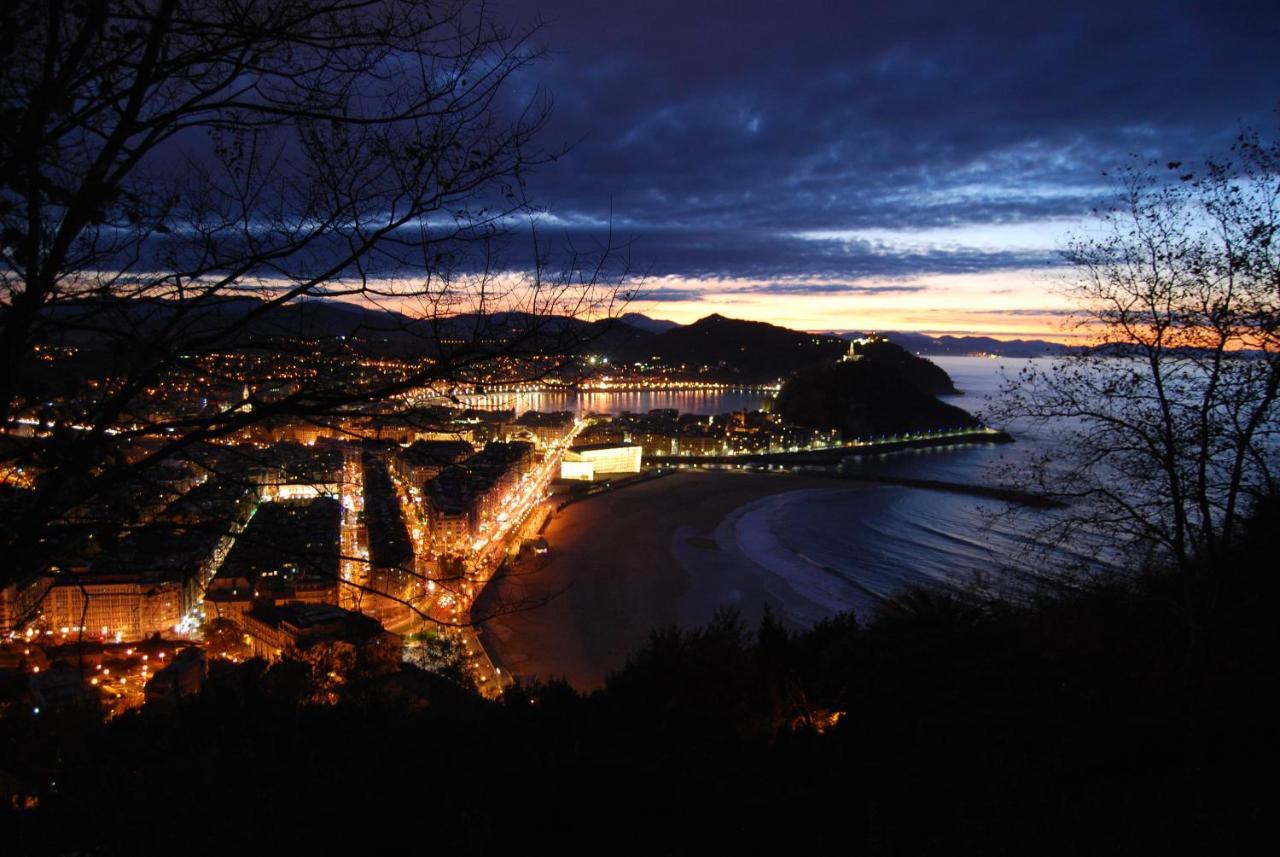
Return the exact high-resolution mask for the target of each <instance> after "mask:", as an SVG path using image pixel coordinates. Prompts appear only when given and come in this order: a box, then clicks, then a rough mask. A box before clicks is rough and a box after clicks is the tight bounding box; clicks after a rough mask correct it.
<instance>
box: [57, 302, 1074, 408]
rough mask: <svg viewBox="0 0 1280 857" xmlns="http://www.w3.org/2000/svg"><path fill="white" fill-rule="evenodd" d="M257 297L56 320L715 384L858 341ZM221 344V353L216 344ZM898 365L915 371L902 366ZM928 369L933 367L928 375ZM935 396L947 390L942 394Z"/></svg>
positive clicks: (977, 345) (104, 334) (78, 332)
mask: <svg viewBox="0 0 1280 857" xmlns="http://www.w3.org/2000/svg"><path fill="white" fill-rule="evenodd" d="M263 308H264V304H263V302H262V301H261V300H259V299H257V298H253V297H225V298H213V299H209V300H206V301H203V302H201V303H198V304H193V305H188V306H187V307H186V308H183V309H180V308H179V306H178V304H176V303H174V302H170V301H136V300H133V301H130V300H111V299H99V300H91V301H83V302H79V303H74V304H65V305H59V306H58V307H57V308H56V309H55V310H53V311H51V313H50V315H51V316H52V318H53V319H55V320H56V321H57V322H60V324H59V325H58V327H59V328H61V339H62V341H63V342H65V343H67V344H81V345H90V346H91V345H92V344H93V343H94V342H97V341H104V340H106V339H114V340H116V341H117V342H118V341H120V339H121V337H122V336H123V337H124V338H125V339H127V338H128V337H130V336H134V337H138V338H140V339H151V338H152V337H155V336H160V335H163V336H166V337H168V338H170V339H172V340H173V341H175V342H181V341H184V340H196V339H200V338H203V337H209V336H210V335H213V334H214V333H215V332H216V331H218V330H220V329H222V328H224V327H225V326H226V325H228V324H229V323H236V322H243V324H242V325H241V330H240V331H239V333H238V334H237V335H236V337H235V338H234V339H233V340H225V341H219V345H225V344H229V343H231V342H236V343H241V344H243V343H244V342H246V341H253V342H255V343H260V344H261V343H269V342H271V341H276V342H282V343H283V342H287V341H291V340H309V341H316V340H335V341H337V340H340V339H347V340H359V341H362V342H363V343H364V344H365V349H366V350H368V351H372V352H375V353H387V354H397V355H406V356H408V355H414V354H427V355H430V354H434V353H438V351H437V349H445V350H447V349H448V347H449V345H450V343H455V344H456V343H492V344H494V345H495V346H499V345H500V344H503V343H511V342H519V343H520V345H521V349H522V350H524V349H527V350H528V351H530V352H532V351H536V350H544V351H556V350H567V349H569V348H570V347H584V348H585V350H586V351H587V352H588V353H590V354H594V355H598V356H601V357H607V358H609V359H610V361H612V362H625V363H640V364H644V365H647V366H653V367H655V368H665V369H670V370H673V371H677V372H681V373H686V374H688V375H690V376H696V377H702V378H706V379H708V380H722V381H737V382H742V383H761V382H771V381H776V380H779V379H781V378H785V377H787V376H789V375H791V374H793V373H795V372H797V371H799V370H801V369H804V368H807V367H809V366H812V365H815V364H817V363H823V362H827V361H830V360H833V359H835V358H838V357H840V356H842V355H844V354H846V353H847V352H848V350H849V347H850V340H852V339H856V338H859V337H860V336H861V335H862V334H860V333H856V332H849V331H845V332H841V333H810V332H805V331H797V330H790V329H788V328H785V327H779V326H777V325H772V324H767V323H765V322H758V321H744V320H741V319H732V318H726V317H724V316H722V315H718V314H715V315H709V316H707V317H706V318H702V319H699V320H697V321H695V322H693V323H691V324H686V325H681V324H677V323H676V322H673V321H669V320H666V319H654V318H649V317H648V316H645V315H642V314H640V313H626V314H624V315H622V316H620V317H618V318H615V319H608V320H600V321H593V322H586V321H582V320H580V319H573V318H568V317H560V316H542V317H534V316H531V315H529V314H527V313H521V312H499V313H491V314H487V315H477V314H459V315H454V316H449V317H444V318H439V319H415V318H412V317H410V316H408V315H406V314H403V313H399V312H396V311H393V310H386V309H373V308H365V307H360V306H357V305H354V304H350V303H344V302H340V301H334V300H321V299H312V300H304V301H295V302H293V303H291V304H288V305H286V306H284V307H281V308H276V309H272V310H271V311H270V312H263ZM884 335H885V336H887V337H888V338H889V340H890V341H891V342H893V343H895V344H897V345H900V346H902V348H904V349H906V351H908V352H911V353H913V354H919V355H931V356H937V355H964V354H993V355H999V356H1004V357H1039V356H1044V355H1046V354H1060V353H1063V352H1064V351H1065V350H1066V347H1065V346H1062V345H1058V344H1055V343H1051V342H1044V341H1041V340H1014V341H1007V342H1006V341H1001V340H997V339H992V338H990V337H982V336H939V337H933V336H926V335H924V334H920V333H889V334H884ZM215 347H217V346H215ZM899 368H903V369H910V368H911V367H908V366H906V364H905V363H904V364H903V365H902V366H900V367H899ZM920 371H927V370H920ZM936 391H937V392H945V391H944V390H942V389H938V390H936Z"/></svg>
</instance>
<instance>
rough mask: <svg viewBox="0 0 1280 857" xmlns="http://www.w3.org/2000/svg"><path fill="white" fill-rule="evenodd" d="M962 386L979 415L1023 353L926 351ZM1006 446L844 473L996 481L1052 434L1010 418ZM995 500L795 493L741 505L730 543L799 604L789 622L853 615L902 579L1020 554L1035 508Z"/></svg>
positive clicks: (1015, 560) (909, 581)
mask: <svg viewBox="0 0 1280 857" xmlns="http://www.w3.org/2000/svg"><path fill="white" fill-rule="evenodd" d="M934 360H935V362H936V363H938V364H939V365H940V366H942V368H944V369H946V371H947V372H948V373H949V374H950V375H951V377H952V378H953V379H954V380H955V383H956V386H957V387H958V388H960V389H961V390H962V391H963V393H964V394H963V395H961V396H954V397H947V398H948V400H949V401H951V402H953V403H954V404H956V405H959V406H960V407H963V408H965V409H967V410H970V411H973V412H975V413H982V412H983V411H984V410H985V409H986V408H987V407H988V406H989V405H990V403H991V401H993V400H994V398H995V397H996V396H997V395H998V393H999V388H1000V385H1001V383H1002V381H1003V379H1004V378H1005V376H1006V374H1008V375H1016V373H1017V372H1018V370H1019V369H1021V368H1022V367H1023V366H1024V365H1025V364H1026V363H1027V361H1026V360H1013V359H1001V360H991V359H983V358H967V357H950V358H948V357H941V358H934ZM1011 428H1012V430H1013V432H1014V434H1015V437H1016V438H1017V441H1018V442H1017V443H1014V444H992V445H988V446H958V447H951V448H945V447H943V448H934V449H927V450H911V451H906V452H898V453H893V454H889V455H882V456H873V457H863V458H857V459H850V460H849V461H848V462H847V463H846V465H845V469H846V470H848V471H851V472H855V473H859V472H860V473H865V474H884V475H895V476H908V477H913V478H918V479H937V480H943V481H948V482H959V483H976V484H986V485H996V484H1001V483H1002V482H1003V481H1005V480H1006V479H1007V478H1008V475H1009V473H1010V472H1011V471H1012V472H1016V471H1017V470H1018V469H1020V467H1021V466H1022V462H1025V461H1026V459H1027V458H1028V457H1029V456H1031V455H1033V454H1035V453H1037V452H1039V451H1040V450H1042V449H1044V448H1045V446H1046V444H1050V443H1052V438H1049V437H1046V436H1043V435H1042V434H1038V433H1037V432H1036V431H1034V430H1031V429H1030V428H1029V427H1027V426H1013V427H1011ZM1005 510H1006V504H1005V503H1003V502H1000V501H996V500H989V499H986V498H981V497H974V496H969V495H964V494H952V493H943V492H937V491H926V490H921V489H915V488H905V487H899V486H892V485H874V486H859V487H858V488H856V489H852V490H849V491H838V492H829V491H796V492H791V493H789V494H784V495H780V496H777V497H771V498H767V499H765V500H763V501H760V502H758V503H755V504H753V505H752V506H750V507H748V508H747V509H745V510H743V511H742V513H741V515H740V517H739V518H738V520H737V521H736V524H735V529H736V536H737V541H738V544H739V546H740V547H741V548H742V549H743V550H744V552H746V553H747V554H748V555H749V556H750V557H751V558H752V559H753V560H755V561H756V562H757V563H758V564H760V565H762V566H764V567H765V568H767V569H769V570H770V571H771V572H773V573H774V574H776V575H777V576H778V578H779V581H785V583H786V585H787V588H789V589H790V590H792V591H793V592H794V593H796V594H798V595H800V596H802V598H803V600H804V601H806V602H808V605H807V606H805V605H798V604H797V603H796V602H795V601H794V600H793V602H792V605H791V607H790V609H789V610H788V611H787V612H789V613H790V614H791V617H790V618H792V619H793V620H794V621H796V622H797V623H800V624H808V623H810V622H812V621H815V620H817V619H819V618H821V617H822V616H823V615H829V614H830V613H833V612H836V611H840V610H848V609H852V610H854V611H856V613H857V614H858V615H860V616H868V615H870V614H871V613H873V612H874V610H875V608H876V605H877V604H878V603H879V602H880V601H882V600H883V599H884V598H887V597H891V596H893V595H894V594H896V593H898V592H901V591H902V590H903V589H905V588H907V587H909V586H913V585H931V586H943V587H950V586H968V585H970V584H972V583H973V582H974V581H975V580H987V581H991V580H996V579H1001V578H1003V577H1004V575H1005V573H1006V572H1007V570H1009V569H1010V568H1016V567H1021V566H1025V565H1026V564H1027V563H1028V562H1030V554H1029V553H1028V549H1029V548H1030V547H1031V546H1032V544H1033V542H1032V539H1031V538H1030V536H1029V533H1030V532H1031V531H1032V530H1033V529H1034V527H1035V526H1036V523H1037V521H1036V518H1037V516H1038V515H1039V514H1043V513H1023V514H1022V515H1020V516H1018V517H1016V518H1010V517H1009V516H1007V515H1003V514H1000V513H1002V512H1004V511H1005Z"/></svg>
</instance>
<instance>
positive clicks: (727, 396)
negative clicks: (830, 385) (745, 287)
mask: <svg viewBox="0 0 1280 857" xmlns="http://www.w3.org/2000/svg"><path fill="white" fill-rule="evenodd" d="M465 401H466V402H467V404H469V405H470V406H471V407H474V408H482V409H487V410H512V409H514V410H515V412H516V413H517V414H522V413H524V412H525V411H573V412H574V413H575V414H586V413H608V414H619V413H622V412H623V411H631V412H633V413H648V412H649V411H652V410H656V409H659V408H675V409H676V410H677V411H680V413H682V414H723V413H729V412H731V411H741V410H748V411H755V410H768V409H769V408H771V407H772V406H773V396H772V395H770V394H765V393H741V392H722V391H717V390H669V391H668V390H645V391H631V392H626V391H612V390H611V391H607V392H606V391H602V390H591V391H581V392H550V393H493V394H490V395H484V396H474V395H473V396H467V397H465Z"/></svg>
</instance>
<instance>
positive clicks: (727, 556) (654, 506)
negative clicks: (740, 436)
mask: <svg viewBox="0 0 1280 857" xmlns="http://www.w3.org/2000/svg"><path fill="white" fill-rule="evenodd" d="M802 490H803V491H849V490H860V489H858V488H851V487H850V486H849V485H848V484H833V482H832V480H830V479H823V478H814V477H804V476H797V475H794V474H790V473H756V472H753V473H745V472H734V471H696V472H695V471H682V472H679V473H675V474H672V475H670V476H666V477H663V478H661V479H656V480H653V481H650V482H645V483H641V484H639V485H635V486H632V487H628V488H624V489H622V490H619V491H615V492H612V493H606V494H602V495H600V496H597V497H593V498H591V499H588V500H584V501H582V502H578V503H574V504H572V505H570V506H568V507H566V508H565V509H564V510H563V511H561V512H559V513H557V514H556V515H555V516H554V517H553V518H552V520H551V522H550V523H549V524H548V526H547V528H546V531H545V536H546V538H547V541H548V542H549V544H550V545H551V553H550V554H549V556H548V558H547V559H546V560H544V561H542V562H541V564H540V565H539V566H538V567H536V568H533V569H531V570H521V569H517V570H516V571H515V572H514V573H512V574H511V575H508V576H506V577H504V578H500V579H499V580H496V581H494V582H493V583H491V584H490V586H489V587H488V588H487V589H486V591H485V593H484V595H483V596H482V598H481V600H480V602H479V604H478V605H477V615H479V616H484V615H486V614H492V613H494V612H500V611H502V610H503V609H505V607H506V606H507V605H512V604H516V603H521V602H527V601H530V600H532V601H543V600H545V603H542V604H540V606H537V607H534V608H532V609H528V610H523V611H521V612H517V613H510V614H508V615H500V616H498V617H496V618H493V619H489V620H487V621H485V622H484V624H483V626H482V634H481V636H482V638H483V640H484V644H485V647H486V648H487V649H488V650H489V652H490V654H491V655H492V656H493V658H494V659H495V661H496V662H497V663H498V665H499V666H501V667H502V668H503V669H504V670H507V671H510V672H511V673H513V674H515V675H517V676H519V677H522V678H528V677H537V678H540V679H550V678H554V677H562V678H565V679H566V680H567V681H568V682H569V683H570V684H572V685H573V686H574V687H576V688H578V689H580V690H590V689H592V688H596V687H600V686H601V685H602V684H603V682H604V678H605V676H606V675H608V674H609V673H610V672H612V671H613V670H616V669H618V668H620V667H621V666H622V665H623V664H624V663H625V662H626V659H627V657H628V655H630V653H631V652H633V651H635V650H636V649H637V648H639V647H640V646H641V645H642V644H643V643H644V641H645V640H646V639H647V637H648V635H649V632H650V630H651V629H653V628H655V627H662V626H668V625H672V624H678V625H682V626H686V627H688V626H693V625H698V624H702V623H705V622H706V621H707V619H709V618H710V617H711V615H712V614H713V613H714V612H715V611H716V609H717V608H719V607H721V606H725V605H729V606H733V607H735V608H737V609H738V610H739V611H740V612H741V613H742V615H743V617H744V619H746V620H747V621H748V622H754V621H756V620H757V619H758V617H759V615H760V613H761V611H762V610H763V608H764V605H765V603H766V601H767V602H769V603H770V604H771V605H774V606H778V607H781V608H782V609H783V611H784V612H788V613H791V614H792V615H805V614H806V613H807V612H812V609H813V607H814V605H811V604H808V603H806V602H805V599H804V598H803V597H802V596H800V595H799V594H798V593H795V592H793V591H790V590H789V589H788V587H787V586H786V585H785V584H784V583H782V582H781V581H779V580H778V579H777V576H776V575H774V574H772V573H770V572H768V571H767V570H765V569H763V568H761V567H759V566H757V565H756V564H755V563H753V562H752V561H751V560H749V559H747V557H746V556H745V555H743V554H742V552H741V551H740V550H739V549H738V548H737V547H736V543H735V539H734V535H733V522H734V520H735V519H736V517H737V514H735V513H738V514H740V513H741V511H742V510H745V509H748V508H749V507H751V506H752V505H753V504H755V503H757V502H760V501H762V500H764V499H765V498H769V497H771V496H774V495H777V494H781V493H784V492H792V491H802ZM546 599H549V600H546Z"/></svg>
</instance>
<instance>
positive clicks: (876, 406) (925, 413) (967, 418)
mask: <svg viewBox="0 0 1280 857" xmlns="http://www.w3.org/2000/svg"><path fill="white" fill-rule="evenodd" d="M891 347H892V348H897V346H891ZM898 350H899V351H900V350H901V349H898ZM884 353H891V352H887V351H885V352H884ZM904 353H905V352H904ZM907 356H908V357H910V355H907ZM913 359H918V358H913ZM922 362H924V363H926V364H928V366H930V367H933V368H934V369H937V367H936V366H933V364H931V363H928V361H922ZM937 371H938V372H939V373H941V379H940V378H938V377H936V376H935V375H934V374H933V373H932V372H928V371H927V370H922V369H921V368H920V367H918V366H916V365H915V364H911V363H908V364H906V365H904V366H899V365H897V364H896V363H895V362H894V361H893V360H878V359H870V358H867V359H862V360H851V361H847V362H842V363H834V364H827V365H823V366H816V367H813V368H811V369H808V370H805V371H803V372H800V373H798V374H797V375H795V376H794V377H792V378H791V379H789V380H788V381H787V382H786V383H785V384H783V386H782V390H781V392H779V393H778V399H777V402H776V403H775V405H774V410H775V411H776V412H777V413H779V414H781V415H782V417H783V418H784V419H786V420H787V421H788V422H792V423H796V424H798V425H803V426H809V427H811V428H818V429H839V430H840V432H841V433H842V434H843V436H844V437H845V438H848V439H852V438H859V437H873V436H878V435H882V434H898V433H903V432H923V431H934V430H939V429H955V428H970V427H976V426H978V425H980V422H979V420H978V419H977V418H976V417H974V416H973V415H972V414H970V413H969V412H968V411H965V410H963V409H962V408H957V407H956V406H955V405H949V404H947V403H946V402H942V401H939V400H938V399H937V397H935V396H934V395H933V393H932V392H931V391H930V388H937V387H939V386H942V384H941V380H942V379H945V381H946V385H947V386H950V384H951V379H950V378H949V377H948V376H947V374H946V373H945V372H942V370H941V369H938V370H937ZM917 376H922V377H920V379H919V383H918V382H917ZM922 384H923V385H927V386H921V385H922Z"/></svg>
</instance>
